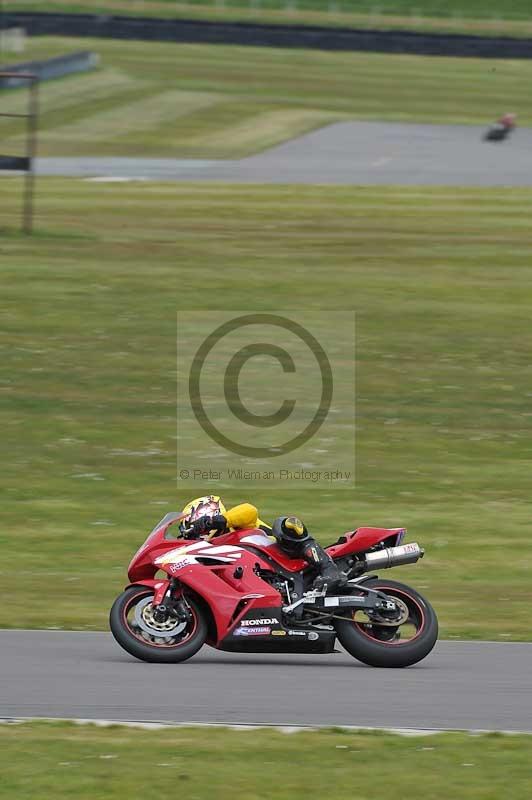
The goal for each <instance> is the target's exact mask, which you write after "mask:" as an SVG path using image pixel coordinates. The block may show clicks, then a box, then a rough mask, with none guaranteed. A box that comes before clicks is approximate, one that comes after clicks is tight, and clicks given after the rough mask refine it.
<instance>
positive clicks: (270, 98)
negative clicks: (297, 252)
mask: <svg viewBox="0 0 532 800" xmlns="http://www.w3.org/2000/svg"><path fill="white" fill-rule="evenodd" d="M84 48H91V49H94V50H95V51H96V52H97V53H99V54H100V56H101V67H100V69H98V70H96V71H94V72H91V73H87V74H85V75H79V76H71V77H68V78H64V79H62V80H56V81H50V82H48V83H44V84H43V85H42V86H41V101H40V106H41V117H40V135H39V153H40V154H41V155H122V156H134V155H142V156H157V157H164V156H168V157H174V156H175V157H197V158H230V157H238V156H244V155H247V154H250V153H253V152H258V151H260V150H263V149H264V148H267V147H270V146H272V145H275V144H277V143H279V142H281V141H284V140H286V139H288V138H291V137H293V136H296V135H298V134H301V133H303V132H305V131H308V130H311V129H313V128H317V127H320V126H322V125H325V124H327V123H330V122H334V121H336V120H342V119H383V120H401V121H418V122H448V123H451V122H452V123H454V122H456V123H479V124H487V123H488V122H490V121H491V120H492V119H493V118H494V117H496V116H499V115H500V114H502V113H504V112H505V111H508V110H511V111H514V112H516V113H517V114H518V118H519V124H520V125H529V124H532V106H531V104H530V102H529V87H530V82H531V80H532V61H511V60H504V61H495V60H493V61H489V62H488V61H483V60H478V59H452V58H426V57H420V56H390V55H379V54H364V53H326V52H317V51H312V50H274V49H267V48H247V47H225V46H213V47H207V46H204V45H181V46H177V45H174V44H157V45H156V46H154V45H152V44H150V43H139V42H114V41H106V40H90V39H89V40H86V39H64V38H47V37H43V38H37V39H33V40H31V47H30V48H29V51H28V55H29V56H32V57H35V58H42V57H46V56H51V55H57V54H59V53H65V52H70V51H72V50H76V49H84ZM25 95H26V93H25V92H24V91H21V90H17V91H13V90H11V91H4V92H3V93H2V94H1V102H2V110H3V111H5V112H11V113H14V112H21V111H23V110H24V109H25V105H26V102H27V98H26V96H25ZM21 130H22V129H21V124H20V122H19V121H16V120H9V119H1V118H0V141H1V142H2V148H3V152H12V153H16V152H20V150H21V148H22V146H23V138H22V134H21Z"/></svg>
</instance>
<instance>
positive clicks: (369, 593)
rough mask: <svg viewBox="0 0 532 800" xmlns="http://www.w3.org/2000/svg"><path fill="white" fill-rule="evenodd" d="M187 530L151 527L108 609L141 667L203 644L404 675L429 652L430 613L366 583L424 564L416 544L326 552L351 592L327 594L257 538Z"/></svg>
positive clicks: (340, 545)
mask: <svg viewBox="0 0 532 800" xmlns="http://www.w3.org/2000/svg"><path fill="white" fill-rule="evenodd" d="M182 519H183V514H175V513H172V514H167V515H166V516H165V517H164V518H163V519H162V520H161V521H160V522H159V523H158V524H157V525H156V526H155V528H154V529H153V531H152V532H151V533H150V535H149V536H148V538H147V539H146V541H145V542H144V544H143V545H142V547H141V548H140V549H139V550H138V551H137V553H136V554H135V556H134V557H133V560H132V561H131V563H130V565H129V569H128V576H129V580H130V581H131V583H130V585H129V586H128V587H127V588H126V589H125V591H124V592H123V593H122V594H121V595H120V596H119V597H118V598H117V599H116V600H115V602H114V604H113V607H112V609H111V614H110V625H111V631H112V633H113V636H114V637H115V639H116V641H117V642H118V643H119V644H120V645H121V646H122V647H123V648H124V650H127V652H128V653H130V654H131V655H133V656H135V657H136V658H139V659H142V660H143V661H157V662H166V663H170V662H171V663H173V662H180V661H185V660H186V659H187V658H190V657H191V656H193V655H194V654H195V653H197V652H198V650H199V649H200V648H201V647H202V646H203V645H204V644H205V643H206V644H208V645H210V646H211V647H215V648H217V649H219V650H228V651H232V652H241V653H332V652H334V645H335V642H336V639H337V638H338V640H339V641H340V643H341V644H342V645H343V647H344V648H345V649H346V650H347V651H348V653H350V654H351V655H352V656H354V657H355V658H356V659H358V660H359V661H363V662H365V663H366V664H370V665H372V666H375V667H407V666H409V665H411V664H415V663H416V662H417V661H420V660H421V659H422V658H425V656H426V655H428V653H430V651H431V650H432V648H433V647H434V645H435V643H436V639H437V636H438V621H437V618H436V614H435V613H434V610H433V609H432V607H431V605H430V604H429V603H428V602H427V601H426V600H425V599H424V598H423V597H422V596H421V595H420V594H419V593H418V592H416V591H415V590H414V589H411V588H410V587H409V586H406V585H405V584H402V583H397V582H396V581H389V580H385V579H380V578H378V577H377V576H376V575H371V574H368V572H369V570H373V569H388V568H389V567H395V566H399V565H401V564H414V563H415V562H416V561H418V560H419V559H420V558H422V556H423V555H424V551H423V550H422V549H421V548H420V547H419V545H418V544H416V543H409V544H403V543H402V542H403V539H404V536H405V533H406V531H405V530H404V529H402V528H358V529H357V530H354V531H350V532H349V533H346V534H344V535H343V536H341V537H340V538H339V539H338V541H337V542H336V543H335V544H333V545H330V546H329V547H327V548H326V549H327V552H328V553H329V555H330V556H331V557H332V558H333V559H334V561H335V562H336V563H337V564H338V566H339V567H340V569H341V570H343V571H344V573H346V583H345V584H344V585H342V586H341V587H340V588H339V589H336V590H334V591H329V592H327V591H326V590H325V591H321V590H315V589H313V588H312V582H313V580H314V578H315V576H316V571H315V567H312V566H309V564H308V563H307V562H306V561H304V560H299V559H293V558H290V557H289V556H288V555H286V553H284V552H283V551H282V550H281V549H280V548H279V547H278V545H277V544H276V542H275V541H274V540H272V538H271V537H269V536H267V535H266V534H265V533H264V531H262V530H238V531H231V532H230V533H225V534H222V535H218V536H216V538H215V539H214V540H213V539H212V537H209V536H207V537H205V538H201V539H199V540H198V539H196V540H190V539H185V538H182V535H181V532H180V530H179V526H178V525H176V523H179V522H180V521H181V520H182ZM173 526H175V527H173ZM174 532H175V533H174Z"/></svg>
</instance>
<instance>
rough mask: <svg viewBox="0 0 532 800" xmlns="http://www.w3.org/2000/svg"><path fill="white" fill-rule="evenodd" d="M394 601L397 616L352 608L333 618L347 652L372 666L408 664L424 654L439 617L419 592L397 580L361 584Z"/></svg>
mask: <svg viewBox="0 0 532 800" xmlns="http://www.w3.org/2000/svg"><path fill="white" fill-rule="evenodd" d="M364 585H365V586H367V587H368V588H370V589H377V590H378V591H379V592H384V593H385V594H387V595H388V596H389V597H390V598H393V600H394V601H395V602H396V606H397V608H398V612H399V615H400V616H399V618H398V619H397V620H396V624H394V621H393V619H385V618H383V617H379V616H377V615H370V614H367V615H364V616H363V618H362V617H361V612H360V611H356V612H355V611H353V614H352V616H351V617H349V618H346V619H345V621H344V620H339V619H336V620H335V627H336V633H337V635H338V639H339V641H340V643H341V644H342V645H343V646H344V647H345V649H346V650H347V652H348V653H350V654H351V655H352V656H354V658H356V659H358V660H359V661H363V662H364V663H365V664H369V665H370V666H372V667H409V666H410V665H411V664H416V663H417V662H418V661H421V659H423V658H425V656H427V655H428V654H429V653H430V651H431V650H432V648H433V647H434V645H435V644H436V641H437V639H438V619H437V617H436V613H435V611H434V609H433V608H432V606H431V605H430V603H429V602H428V601H427V600H425V598H424V597H422V596H421V595H420V594H419V592H416V590H415V589H412V588H411V587H410V586H406V584H404V583H398V582H397V581H388V580H384V579H376V580H372V581H367V583H365V584H364Z"/></svg>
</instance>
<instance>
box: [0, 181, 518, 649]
mask: <svg viewBox="0 0 532 800" xmlns="http://www.w3.org/2000/svg"><path fill="white" fill-rule="evenodd" d="M19 193H20V182H19V181H18V180H16V179H11V178H4V179H3V180H2V196H3V198H5V205H3V223H4V225H5V226H6V229H5V230H4V232H3V235H2V237H1V239H0V270H1V272H0V277H1V282H2V299H3V307H4V323H3V328H4V334H3V338H2V343H1V347H2V352H1V362H0V363H1V364H2V370H1V384H0V402H1V412H0V413H1V415H0V424H1V430H2V441H3V447H4V452H6V453H9V458H4V459H3V460H2V463H1V464H0V483H1V485H2V487H3V500H2V504H1V507H0V508H1V515H2V523H1V527H0V549H1V552H2V563H1V565H0V569H1V579H2V589H3V593H4V595H5V597H6V598H8V602H7V603H4V604H2V606H1V607H0V624H1V625H3V626H8V627H17V628H20V627H44V628H46V627H54V626H57V627H67V628H68V627H72V628H88V629H102V628H104V627H105V626H106V618H107V610H108V608H109V606H110V604H111V602H112V600H113V598H114V596H115V595H116V594H118V592H119V591H120V590H121V589H122V587H123V585H124V582H125V567H126V564H127V563H128V560H129V558H130V556H131V555H132V553H133V551H134V550H135V549H136V547H137V546H138V545H139V544H140V543H141V541H143V539H144V537H145V532H146V531H147V530H149V529H150V528H151V527H152V526H153V524H154V522H155V521H156V520H157V519H159V518H160V517H162V515H163V514H164V513H165V512H166V511H167V510H169V509H175V508H179V507H180V506H182V505H183V504H184V502H185V501H187V500H188V499H189V498H188V497H185V496H182V494H180V493H178V492H177V489H176V467H175V462H176V455H175V454H176V440H175V353H176V326H175V314H176V308H177V307H180V308H188V309H205V313H206V315H207V316H208V313H209V310H216V309H221V308H223V309H237V310H241V309H243V308H250V309H253V310H257V311H261V310H264V311H270V310H272V309H275V310H277V311H279V310H282V309H291V308H293V303H294V298H297V303H298V305H300V306H301V307H303V308H306V309H308V310H311V311H312V310H315V311H317V312H325V313H329V314H330V317H331V325H334V312H335V311H336V310H339V309H355V310H356V312H357V320H358V321H357V337H358V344H357V370H358V389H357V429H358V438H357V464H358V466H357V487H356V491H355V492H354V493H353V492H352V491H347V490H341V489H337V490H334V491H331V490H330V489H328V488H327V487H320V486H318V487H316V488H314V489H312V491H309V490H308V489H305V488H301V487H299V486H296V485H291V486H290V487H288V488H287V489H286V490H284V491H283V492H282V493H272V492H268V491H267V489H265V488H260V489H259V490H257V492H256V493H254V495H253V497H250V498H248V497H246V498H242V496H241V488H240V487H239V484H238V482H234V483H225V484H223V485H221V486H216V488H217V489H219V491H220V492H221V493H222V494H223V495H224V497H225V498H226V501H227V502H228V503H233V502H238V501H240V500H241V499H250V500H252V501H255V502H256V503H257V504H258V506H259V508H260V510H261V513H262V515H263V518H264V519H272V518H273V517H275V516H277V515H278V514H279V513H282V512H285V511H286V512H293V513H299V514H300V515H301V516H303V517H304V518H305V519H306V520H307V522H308V524H309V526H310V528H311V529H312V530H313V531H314V532H316V534H318V535H319V537H320V538H321V539H322V540H323V541H331V540H332V539H334V538H336V536H337V534H338V533H340V532H342V531H344V530H347V529H350V528H352V527H354V526H355V525H363V524H375V525H405V526H407V527H408V528H409V530H410V538H411V539H413V540H419V541H420V542H421V543H422V544H424V545H425V546H426V548H427V551H428V554H427V556H426V558H425V559H424V561H423V562H422V563H421V565H419V566H415V567H411V568H405V569H398V570H396V571H395V575H396V577H397V578H398V579H405V580H407V581H409V580H410V581H411V582H412V583H413V584H414V585H415V586H417V587H418V588H419V589H420V590H421V591H423V592H425V593H426V594H427V596H428V597H429V598H430V599H431V600H432V601H433V603H434V605H435V607H436V609H437V611H438V613H439V615H440V618H441V622H442V632H443V635H444V636H451V637H452V636H455V637H465V638H487V639H502V640H504V639H506V638H508V639H523V640H530V638H531V636H532V634H531V632H530V625H529V607H530V602H531V601H532V593H531V586H530V568H531V566H532V556H531V549H530V531H529V527H530V514H531V503H530V486H529V474H530V466H531V456H530V415H531V412H530V394H531V391H532V389H531V366H530V357H529V356H530V347H531V344H532V343H531V338H530V337H531V334H530V304H531V301H532V270H531V266H530V245H531V243H532V191H531V190H528V189H515V190H506V191H505V192H500V191H492V190H486V189H454V188H452V189H451V188H430V187H423V188H415V187H410V188H400V187H397V188H396V187H368V188H364V187H337V188H335V187H311V186H305V187H290V186H279V187H277V186H276V187H254V186H245V187H244V186H229V185H227V186H224V185H203V184H202V185H193V184H164V185H157V184H150V183H141V184H94V183H87V182H85V181H79V180H59V179H47V180H44V179H43V180H41V181H40V182H39V186H38V199H37V209H38V218H37V220H38V221H37V226H38V230H37V234H36V235H35V236H32V237H30V238H25V237H22V236H20V235H18V234H16V233H14V232H13V231H14V227H15V225H16V222H17V218H16V209H17V202H18V200H19ZM344 438H345V437H344V436H343V429H342V420H341V419H339V420H338V427H337V430H336V434H335V441H334V452H335V453H336V452H337V454H338V457H339V459H340V458H341V457H342V454H343V448H345V447H346V444H345V441H344ZM199 455H206V454H205V453H203V454H202V453H200V454H199ZM204 488H205V489H207V488H208V489H211V488H212V487H211V486H208V487H207V486H205V487H203V485H201V486H198V491H197V492H196V494H201V493H202V489H204ZM29 586H30V587H38V601H35V602H33V601H31V602H30V601H29V598H32V597H34V596H33V594H32V593H31V592H30V593H29V592H28V587H29Z"/></svg>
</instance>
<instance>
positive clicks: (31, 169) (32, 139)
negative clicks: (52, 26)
mask: <svg viewBox="0 0 532 800" xmlns="http://www.w3.org/2000/svg"><path fill="white" fill-rule="evenodd" d="M38 113H39V95H38V78H37V77H36V76H35V75H32V77H31V78H30V86H29V98H28V126H27V136H26V158H27V159H28V169H27V171H26V179H25V181H24V225H23V228H24V233H31V231H32V228H33V195H34V184H35V165H34V160H35V156H36V154H37V115H38Z"/></svg>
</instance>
